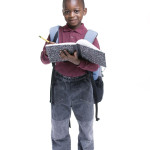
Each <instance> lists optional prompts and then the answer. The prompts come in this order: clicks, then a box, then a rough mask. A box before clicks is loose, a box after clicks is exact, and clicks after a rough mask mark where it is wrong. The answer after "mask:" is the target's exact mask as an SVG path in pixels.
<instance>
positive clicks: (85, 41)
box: [77, 39, 99, 50]
mask: <svg viewBox="0 0 150 150" xmlns="http://www.w3.org/2000/svg"><path fill="white" fill-rule="evenodd" d="M77 44H80V45H83V46H87V47H90V48H92V49H94V50H99V49H98V48H97V47H96V46H94V45H93V44H92V43H90V42H89V41H87V40H85V39H81V40H78V41H77Z"/></svg>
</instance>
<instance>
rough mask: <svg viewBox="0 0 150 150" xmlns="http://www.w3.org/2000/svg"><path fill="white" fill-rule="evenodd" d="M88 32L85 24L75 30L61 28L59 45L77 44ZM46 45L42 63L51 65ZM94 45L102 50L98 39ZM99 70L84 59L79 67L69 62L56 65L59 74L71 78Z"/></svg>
mask: <svg viewBox="0 0 150 150" xmlns="http://www.w3.org/2000/svg"><path fill="white" fill-rule="evenodd" d="M86 32H87V29H86V28H85V26H84V24H81V26H80V27H78V28H77V29H75V30H72V29H70V28H69V27H68V25H65V26H63V27H60V28H59V43H65V42H76V41H78V40H79V39H84V36H85V34H86ZM48 40H50V36H48ZM45 45H46V44H45ZM45 45H44V48H43V51H42V53H41V61H42V62H43V63H44V64H49V63H50V61H49V59H48V57H47V55H46V50H45ZM93 45H95V46H96V47H97V48H99V49H100V47H99V43H98V41H97V39H95V40H94V42H93ZM97 69H98V65H97V64H94V63H91V62H89V61H87V60H83V59H81V62H80V64H79V65H75V64H73V63H71V62H69V61H66V62H57V63H56V65H55V70H56V71H57V72H59V73H60V74H62V75H64V76H69V77H77V76H82V75H84V74H85V73H86V71H87V70H88V71H96V70H97Z"/></svg>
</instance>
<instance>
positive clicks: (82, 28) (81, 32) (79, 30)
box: [63, 23, 86, 34]
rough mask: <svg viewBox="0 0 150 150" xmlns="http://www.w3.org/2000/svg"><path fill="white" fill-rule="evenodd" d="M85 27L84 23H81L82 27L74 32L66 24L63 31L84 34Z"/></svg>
mask: <svg viewBox="0 0 150 150" xmlns="http://www.w3.org/2000/svg"><path fill="white" fill-rule="evenodd" d="M85 29H86V28H85V26H84V24H83V23H81V25H80V26H79V27H78V28H77V29H75V30H72V29H71V28H69V26H68V25H67V24H66V25H65V26H64V27H63V31H64V32H70V31H73V32H77V33H79V34H83V31H84V30H85Z"/></svg>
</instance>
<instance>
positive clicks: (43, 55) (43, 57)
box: [41, 35, 50, 64]
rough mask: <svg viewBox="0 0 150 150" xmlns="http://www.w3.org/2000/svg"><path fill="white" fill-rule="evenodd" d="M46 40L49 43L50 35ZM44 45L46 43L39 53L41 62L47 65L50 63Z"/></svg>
mask: <svg viewBox="0 0 150 150" xmlns="http://www.w3.org/2000/svg"><path fill="white" fill-rule="evenodd" d="M47 40H48V41H50V35H49V36H48V38H47ZM46 44H48V43H47V42H45V45H44V47H43V51H42V52H41V61H42V63H43V64H49V63H50V61H49V58H48V56H47V54H46V48H45V46H46Z"/></svg>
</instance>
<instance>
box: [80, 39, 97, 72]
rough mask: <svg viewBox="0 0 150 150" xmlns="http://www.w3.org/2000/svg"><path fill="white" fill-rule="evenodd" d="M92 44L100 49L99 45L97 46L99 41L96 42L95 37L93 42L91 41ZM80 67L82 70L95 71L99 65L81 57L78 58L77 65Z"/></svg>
mask: <svg viewBox="0 0 150 150" xmlns="http://www.w3.org/2000/svg"><path fill="white" fill-rule="evenodd" d="M93 45H94V46H96V47H97V48H98V49H100V46H99V43H98V40H97V38H95V40H94V42H93ZM78 67H80V68H81V69H83V70H87V71H92V72H93V71H96V70H97V69H98V67H99V65H98V64H94V63H91V62H89V61H87V60H84V59H81V60H80V64H79V66H78Z"/></svg>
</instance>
